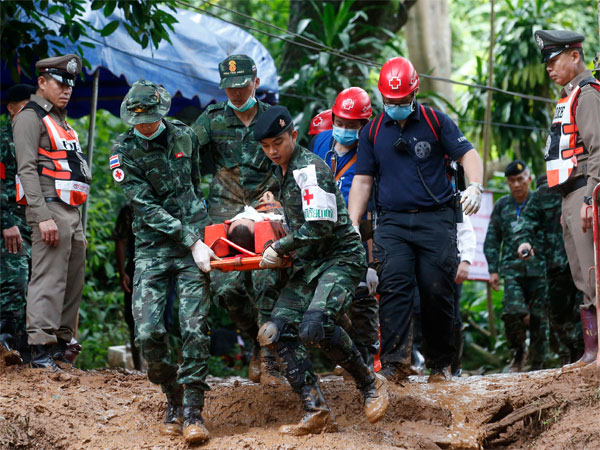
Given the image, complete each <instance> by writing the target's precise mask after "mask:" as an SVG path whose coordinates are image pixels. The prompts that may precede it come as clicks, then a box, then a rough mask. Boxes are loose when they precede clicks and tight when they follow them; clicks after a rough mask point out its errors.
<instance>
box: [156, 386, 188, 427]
mask: <svg viewBox="0 0 600 450" xmlns="http://www.w3.org/2000/svg"><path fill="white" fill-rule="evenodd" d="M165 394H166V396H167V410H166V411H165V420H164V421H163V423H162V428H161V434H163V435H165V436H177V435H180V434H181V422H182V419H181V416H182V413H183V411H182V408H183V388H182V387H181V385H179V384H177V386H176V387H175V388H174V390H172V391H167V392H165Z"/></svg>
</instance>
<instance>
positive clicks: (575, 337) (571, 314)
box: [548, 265, 583, 361]
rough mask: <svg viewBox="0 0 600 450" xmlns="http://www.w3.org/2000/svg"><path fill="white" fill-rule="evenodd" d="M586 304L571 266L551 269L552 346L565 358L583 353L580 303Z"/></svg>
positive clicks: (549, 280) (549, 315)
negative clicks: (575, 281)
mask: <svg viewBox="0 0 600 450" xmlns="http://www.w3.org/2000/svg"><path fill="white" fill-rule="evenodd" d="M582 303H583V292H581V291H580V290H579V289H577V287H576V286H575V284H574V283H573V277H572V276H571V270H570V269H569V266H568V265H567V266H565V267H563V268H560V269H557V270H552V271H550V272H548V320H549V322H550V345H551V347H552V350H553V351H555V352H556V353H558V355H559V356H560V358H561V360H563V361H573V359H574V358H576V357H578V356H579V355H581V354H582V353H583V333H582V330H581V318H580V316H579V305H581V304H582ZM575 355H577V356H575Z"/></svg>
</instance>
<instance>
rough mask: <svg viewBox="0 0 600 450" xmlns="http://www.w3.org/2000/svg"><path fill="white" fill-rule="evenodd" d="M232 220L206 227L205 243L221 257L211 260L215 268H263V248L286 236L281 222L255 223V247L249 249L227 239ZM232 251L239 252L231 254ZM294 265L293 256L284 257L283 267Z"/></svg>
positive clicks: (223, 269) (227, 269)
mask: <svg viewBox="0 0 600 450" xmlns="http://www.w3.org/2000/svg"><path fill="white" fill-rule="evenodd" d="M230 225H231V221H230V220H227V221H225V223H218V224H215V225H208V226H207V227H205V228H204V243H205V244H206V245H208V246H209V247H210V248H211V249H212V250H213V251H214V252H215V254H216V255H217V256H218V257H220V258H221V260H220V261H211V262H210V266H211V267H212V268H213V269H217V270H220V271H222V272H231V271H245V270H261V268H260V267H259V263H260V260H261V259H262V252H263V249H264V248H266V247H267V246H268V245H269V244H270V243H271V242H275V241H277V240H279V239H281V238H283V237H284V236H285V231H284V230H283V227H282V225H281V222H278V221H271V220H269V219H265V220H264V221H263V222H255V223H254V249H253V250H248V249H246V248H244V247H241V246H239V245H237V244H236V243H234V242H231V241H230V240H229V239H227V232H228V231H229V226H230ZM232 252H237V253H236V254H235V255H233V256H231V253H232ZM291 265H292V260H291V258H284V263H283V264H282V266H281V267H282V268H284V267H290V266H291Z"/></svg>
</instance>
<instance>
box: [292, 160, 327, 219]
mask: <svg viewBox="0 0 600 450" xmlns="http://www.w3.org/2000/svg"><path fill="white" fill-rule="evenodd" d="M293 174H294V179H295V180H296V184H297V185H298V187H299V188H300V195H301V197H302V211H303V212H304V219H305V220H306V221H307V222H309V221H313V220H328V221H330V222H337V200H336V197H335V194H331V193H329V192H326V191H324V190H323V189H321V188H320V187H319V185H318V183H317V172H316V170H315V165H314V164H310V165H308V166H306V167H303V168H302V169H297V170H294V172H293Z"/></svg>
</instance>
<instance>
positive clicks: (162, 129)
mask: <svg viewBox="0 0 600 450" xmlns="http://www.w3.org/2000/svg"><path fill="white" fill-rule="evenodd" d="M165 128H167V127H166V126H165V123H164V122H163V121H162V120H161V121H160V125H159V126H158V128H157V129H156V131H155V132H154V133H152V134H151V135H150V136H146V135H144V134H142V133H140V132H139V131H138V130H137V128H134V129H133V134H135V135H136V136H137V137H140V138H142V139H145V140H147V141H151V140H152V139H154V138H155V137H156V136H158V135H159V134H160V133H162V132H163V131H164V130H165Z"/></svg>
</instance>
